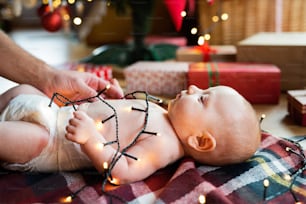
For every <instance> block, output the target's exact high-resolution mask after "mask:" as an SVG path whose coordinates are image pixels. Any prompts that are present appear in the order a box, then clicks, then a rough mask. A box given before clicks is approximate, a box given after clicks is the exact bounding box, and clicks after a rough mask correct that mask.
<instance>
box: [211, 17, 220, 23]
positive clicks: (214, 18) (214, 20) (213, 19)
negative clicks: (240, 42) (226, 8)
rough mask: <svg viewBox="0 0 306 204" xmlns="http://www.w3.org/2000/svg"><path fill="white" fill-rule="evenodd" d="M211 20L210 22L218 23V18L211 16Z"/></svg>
mask: <svg viewBox="0 0 306 204" xmlns="http://www.w3.org/2000/svg"><path fill="white" fill-rule="evenodd" d="M211 20H212V22H214V23H217V22H218V21H219V16H213V17H212V18H211Z"/></svg>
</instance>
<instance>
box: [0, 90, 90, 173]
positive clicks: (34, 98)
mask: <svg viewBox="0 0 306 204" xmlns="http://www.w3.org/2000/svg"><path fill="white" fill-rule="evenodd" d="M49 103H50V99H49V98H47V97H44V96H39V95H26V94H23V95H19V96H17V97H16V98H14V99H13V100H11V101H10V103H9V104H8V106H7V107H6V108H5V110H4V111H3V112H2V114H1V116H0V121H14V120H22V121H28V122H33V123H38V124H41V125H43V126H44V127H46V129H47V130H48V131H49V132H50V137H49V142H48V144H47V146H46V147H45V149H44V150H43V151H42V152H41V153H40V155H39V156H37V157H35V158H34V159H32V160H31V161H29V162H27V163H25V164H9V163H2V166H3V167H4V168H6V169H10V170H18V171H40V172H48V171H61V170H63V171H66V170H77V169H80V168H85V167H91V166H92V164H91V162H90V160H89V159H88V157H87V156H86V155H85V154H84V153H83V152H82V151H81V150H80V146H79V145H78V144H76V143H73V142H71V141H68V140H67V139H66V138H65V128H66V125H67V124H68V121H69V119H70V118H71V117H72V112H73V108H72V107H63V108H59V107H58V106H57V105H56V104H54V103H53V104H52V106H51V107H49V106H48V105H49ZM29 142H31V141H29Z"/></svg>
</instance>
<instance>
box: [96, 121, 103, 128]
mask: <svg viewBox="0 0 306 204" xmlns="http://www.w3.org/2000/svg"><path fill="white" fill-rule="evenodd" d="M96 128H97V130H102V128H103V124H102V122H101V121H97V122H96Z"/></svg>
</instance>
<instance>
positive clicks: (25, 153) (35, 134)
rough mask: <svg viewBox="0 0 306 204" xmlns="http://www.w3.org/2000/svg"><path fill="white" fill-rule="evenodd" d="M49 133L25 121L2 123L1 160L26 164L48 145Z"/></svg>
mask: <svg viewBox="0 0 306 204" xmlns="http://www.w3.org/2000/svg"><path fill="white" fill-rule="evenodd" d="M48 137H49V132H48V131H47V130H46V129H45V128H44V127H43V126H41V125H38V124H35V123H30V122H24V121H5V122H0V160H2V161H6V162H9V163H25V162H28V161H30V160H31V159H33V158H35V157H36V156H38V155H39V154H40V153H41V151H42V150H43V149H44V148H45V146H46V145H47V144H48Z"/></svg>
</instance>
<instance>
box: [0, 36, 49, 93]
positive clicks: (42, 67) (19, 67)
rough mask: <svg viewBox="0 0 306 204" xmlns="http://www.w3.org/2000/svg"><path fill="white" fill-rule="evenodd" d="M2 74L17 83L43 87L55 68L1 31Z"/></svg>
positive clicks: (0, 73) (0, 66)
mask: <svg viewBox="0 0 306 204" xmlns="http://www.w3.org/2000/svg"><path fill="white" fill-rule="evenodd" d="M0 61H1V62H0V75H1V76H3V77H5V78H7V79H10V80H12V81H15V82H17V83H20V84H21V83H27V84H31V85H33V86H35V87H37V88H40V89H42V87H40V86H42V85H43V84H45V83H46V81H47V80H48V79H46V78H47V77H46V76H49V75H50V74H52V73H53V69H52V68H51V67H49V66H48V65H47V64H46V63H45V62H43V61H42V60H40V59H38V58H36V57H34V56H33V55H31V54H30V53H28V52H27V51H25V50H24V49H22V48H21V47H20V46H18V45H17V44H16V43H15V42H14V41H12V40H11V39H10V38H9V37H8V36H7V35H6V34H5V33H3V32H2V31H0Z"/></svg>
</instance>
